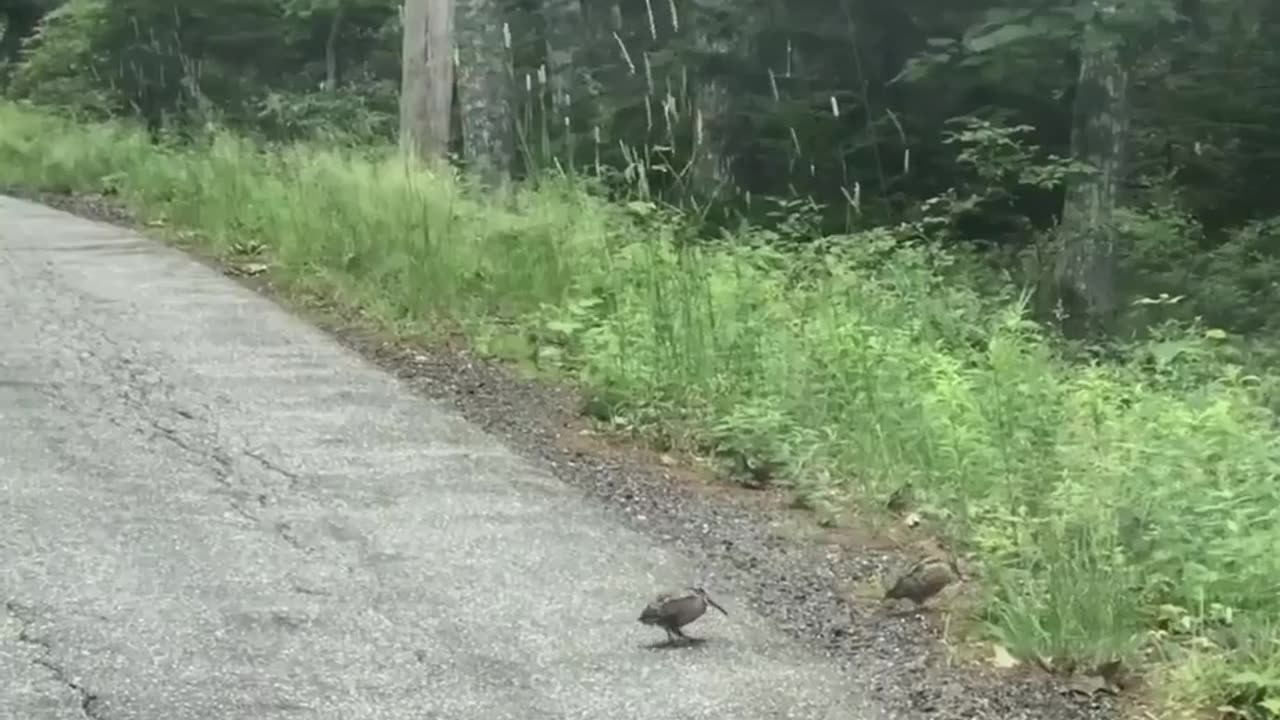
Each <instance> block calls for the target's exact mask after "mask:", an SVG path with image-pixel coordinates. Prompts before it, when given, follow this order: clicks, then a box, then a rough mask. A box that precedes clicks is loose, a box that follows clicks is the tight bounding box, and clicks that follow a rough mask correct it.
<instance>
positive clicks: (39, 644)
mask: <svg viewBox="0 0 1280 720" xmlns="http://www.w3.org/2000/svg"><path fill="white" fill-rule="evenodd" d="M4 609H5V611H6V612H8V613H9V614H10V615H12V616H13V617H15V618H17V620H18V623H19V624H20V625H21V629H19V630H18V642H20V643H22V644H24V645H30V646H32V647H35V648H38V649H39V652H40V653H41V657H38V658H36V659H34V660H32V661H31V663H32V664H33V665H39V666H40V667H42V668H44V669H45V670H48V671H49V674H50V675H52V676H53V679H54V680H56V681H57V682H58V683H59V684H61V685H63V686H65V687H67V688H68V689H70V690H71V691H72V692H74V693H75V694H76V697H77V698H79V705H80V712H82V713H84V716H85V717H86V718H89V720H101V716H100V715H99V714H98V703H99V702H100V699H101V698H100V696H99V695H98V694H97V693H95V692H93V691H92V690H90V689H89V688H88V687H86V686H85V685H84V684H83V683H80V682H77V681H76V680H73V679H72V677H71V675H70V674H69V673H68V672H67V669H66V668H65V667H63V666H62V665H59V664H58V663H56V662H54V661H53V660H52V657H53V643H51V642H49V640H47V639H45V638H42V637H38V636H36V635H34V634H32V625H34V624H35V623H34V620H33V619H32V616H33V615H35V611H34V610H33V609H31V608H29V607H26V606H24V605H22V604H20V603H17V602H14V601H12V600H9V601H6V602H5V604H4Z"/></svg>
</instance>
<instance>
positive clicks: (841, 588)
mask: <svg viewBox="0 0 1280 720" xmlns="http://www.w3.org/2000/svg"><path fill="white" fill-rule="evenodd" d="M14 194H18V193H14ZM28 196H29V197H30V194H28ZM35 199H38V200H39V201H40V202H43V203H46V204H48V205H52V206H54V207H58V208H60V209H63V210H67V211H69V212H72V213H75V214H78V215H81V216H84V217H88V218H93V219H99V220H104V221H107V222H112V223H116V224H122V225H133V226H135V227H136V226H137V225H138V223H136V222H134V221H133V220H132V219H131V218H130V217H129V216H128V214H127V213H124V212H122V211H121V210H120V209H119V208H118V207H116V206H115V205H113V204H112V203H111V202H110V201H109V200H108V199H103V198H99V197H87V196H61V195H39V196H38V197H36V198H35ZM242 282H245V284H248V285H250V286H251V287H253V288H254V289H255V290H257V291H259V292H262V293H264V294H266V295H269V296H272V297H275V298H276V299H279V300H281V301H282V302H283V303H285V304H287V305H290V306H291V308H292V309H294V310H295V311H296V312H298V313H299V314H301V315H303V316H304V317H305V318H307V319H308V320H310V321H311V322H313V323H314V324H316V325H318V326H319V327H321V328H322V329H324V330H326V331H327V332H329V333H330V334H331V335H332V336H334V337H335V338H337V339H338V340H339V341H340V342H341V343H343V344H344V345H345V346H347V347H348V348H350V349H352V350H355V351H356V352H357V353H359V354H360V355H362V356H363V357H365V358H367V359H369V360H371V361H373V362H374V363H376V364H377V365H378V366H380V367H382V368H384V369H385V370H388V371H390V372H392V373H394V374H395V375H396V376H397V377H399V378H400V379H401V380H403V381H404V382H405V383H406V384H407V385H408V386H409V387H411V388H412V389H413V390H414V391H415V392H416V393H418V394H420V395H422V396H424V397H426V398H430V399H433V400H437V401H440V402H443V403H446V404H447V405H449V406H451V407H452V408H453V409H455V410H456V412H457V413H458V414H460V415H461V416H462V417H464V418H465V419H467V420H468V421H470V422H472V423H474V424H475V425H478V426H479V427H481V428H483V429H484V430H485V431H487V432H488V433H490V434H491V435H493V436H494V437H496V438H497V439H499V440H500V441H501V442H502V443H504V444H505V445H506V446H507V447H510V448H511V449H513V450H514V451H516V452H517V453H519V454H520V455H522V456H523V457H524V458H526V459H528V460H530V461H532V462H534V463H536V464H538V465H539V466H540V467H542V468H545V469H546V470H547V471H549V472H550V473H551V474H553V475H554V476H555V477H556V478H558V479H560V480H561V481H563V482H564V483H567V484H568V485H569V486H570V487H572V488H574V489H575V490H576V491H577V493H578V494H579V495H580V496H585V497H586V498H589V499H590V502H591V504H592V505H593V506H594V507H597V508H598V509H599V511H600V512H602V513H604V514H606V515H607V516H609V517H611V518H613V519H615V520H616V521H617V522H619V523H621V524H622V525H624V526H625V527H626V528H628V530H630V531H632V532H634V533H636V534H637V535H639V536H644V537H647V538H649V540H650V541H651V542H653V543H655V544H656V545H658V546H661V547H663V548H667V549H670V550H672V551H674V552H675V553H677V554H678V555H679V556H681V557H682V558H683V559H684V561H685V562H687V563H688V565H689V567H690V568H692V569H693V572H694V573H696V574H700V576H701V577H702V578H703V579H704V581H705V584H706V586H707V587H708V588H709V589H710V590H711V591H712V592H713V594H714V595H716V596H724V597H731V598H733V599H734V601H735V602H736V603H738V604H740V605H743V606H746V607H749V608H750V610H751V611H752V612H753V613H755V614H757V615H759V616H760V617H762V618H766V619H768V620H769V621H771V622H772V625H773V626H775V627H776V628H777V629H778V630H780V631H781V632H782V633H785V634H787V635H790V636H791V637H792V638H794V639H796V640H799V641H801V642H802V643H803V644H805V645H806V646H808V647H809V648H810V649H811V650H812V651H813V652H816V653H819V654H821V655H823V656H825V657H826V658H827V662H829V663H830V664H831V665H832V666H833V667H838V668H840V671H839V674H841V675H843V676H845V677H847V678H849V680H850V683H851V685H853V686H857V687H858V689H859V693H860V694H861V697H862V699H863V700H864V701H865V702H868V703H869V704H871V705H874V706H875V707H877V708H878V709H879V711H880V712H883V713H884V714H885V716H888V717H895V718H940V719H945V720H952V719H954V720H961V719H962V718H963V719H969V718H1002V719H1005V718H1008V719H1012V718H1028V719H1029V718H1037V719H1042V720H1086V719H1093V718H1098V719H1101V718H1109V717H1113V716H1115V715H1116V714H1117V713H1118V710H1119V708H1118V705H1117V702H1116V700H1115V699H1114V698H1112V697H1110V696H1107V695H1094V696H1086V695H1083V694H1080V693H1076V692H1071V691H1070V690H1068V689H1067V687H1066V685H1065V684H1063V683H1062V682H1060V681H1059V680H1056V679H1054V678H1050V677H1048V676H1046V675H1044V674H1043V673H1040V672H1038V671H1031V670H1028V669H1022V670H1015V671H997V670H995V669H992V668H987V667H985V666H983V665H981V664H975V663H957V662H956V661H955V660H954V658H953V657H952V653H950V652H949V650H948V647H947V645H946V643H945V642H944V640H943V628H942V627H941V626H940V623H939V622H938V621H937V617H938V616H937V614H936V613H935V614H926V615H912V614H906V615H896V614H892V613H886V612H884V611H883V610H880V609H878V608H877V604H876V603H875V602H874V601H870V600H867V599H860V598H859V597H857V596H856V593H855V592H854V590H853V588H856V587H858V586H860V585H865V584H868V583H872V582H874V579H875V578H876V577H877V576H878V575H880V574H882V573H885V572H887V571H888V570H889V569H890V568H894V567H900V566H901V565H902V563H903V562H904V557H903V556H902V555H901V554H900V552H899V551H898V550H896V549H894V548H892V547H875V546H872V545H869V544H868V543H867V539H866V538H865V537H858V536H857V535H856V534H851V533H847V532H844V533H842V532H839V531H829V530H822V529H819V528H817V527H816V526H814V525H813V524H812V523H811V522H810V521H809V520H808V519H807V517H806V516H805V514H804V513H802V512H799V511H795V510H791V509H789V508H788V507H787V506H786V503H785V499H784V498H781V497H780V496H778V495H775V494H770V493H764V492H759V491H748V490H738V489H735V488H728V487H725V486H723V485H720V484H717V483H716V482H714V481H711V480H709V479H708V478H706V477H705V475H703V474H702V473H700V472H698V471H696V470H693V469H690V468H687V467H682V466H679V465H672V464H671V463H670V462H664V458H661V457H659V456H658V455H656V454H655V453H653V452H650V451H647V450H645V449H643V448H638V447H633V446H628V445H626V444H624V443H618V442H612V441H606V440H604V439H603V438H601V437H600V436H597V435H593V434H590V432H589V429H588V427H587V425H586V424H585V423H584V422H583V421H582V420H581V418H580V417H579V416H578V412H577V408H578V407H579V398H578V396H577V394H576V393H575V392H574V391H573V390H572V388H569V387H564V386H556V385H554V384H551V383H547V382H544V381H532V380H528V379H524V378H521V377H519V376H518V375H517V374H516V373H514V372H511V371H510V370H509V369H507V368H506V367H504V366H502V365H500V364H498V363H493V362H488V361H484V360H481V359H479V358H476V357H475V356H474V355H472V354H471V353H469V352H468V351H467V350H466V349H465V348H464V347H457V346H453V347H446V346H434V347H406V346H402V345H399V344H397V343H395V342H392V341H390V340H388V339H387V338H385V337H383V336H380V335H379V334H378V333H377V332H376V331H375V329H374V328H371V327H369V324H368V323H367V322H364V321H362V320H361V319H360V318H358V317H352V316H351V315H350V314H349V313H345V312H344V311H343V310H342V309H340V308H334V307H324V306H316V305H303V304H300V303H298V302H296V301H294V302H290V300H289V298H288V297H285V296H284V294H283V293H279V292H276V291H275V290H274V289H273V288H271V287H270V286H269V285H268V284H266V283H264V282H259V281H256V280H253V279H250V280H243V281H242ZM833 692H834V688H833Z"/></svg>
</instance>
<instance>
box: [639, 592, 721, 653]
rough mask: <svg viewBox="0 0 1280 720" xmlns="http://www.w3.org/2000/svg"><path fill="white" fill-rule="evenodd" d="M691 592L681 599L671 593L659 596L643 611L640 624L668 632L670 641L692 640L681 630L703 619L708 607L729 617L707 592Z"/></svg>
mask: <svg viewBox="0 0 1280 720" xmlns="http://www.w3.org/2000/svg"><path fill="white" fill-rule="evenodd" d="M689 590H690V591H691V592H690V593H689V594H688V595H682V596H679V597H676V596H675V595H672V594H671V593H663V594H661V595H659V596H658V597H657V598H655V599H654V601H653V602H651V603H649V604H648V605H647V606H646V607H645V609H644V610H643V611H641V613H640V622H641V623H643V624H645V625H657V626H658V627H660V628H662V629H663V630H666V631H667V640H668V641H671V640H674V639H675V638H677V637H678V638H681V639H684V640H692V639H694V638H690V637H689V636H688V635H685V634H684V633H683V632H682V631H681V630H680V628H682V627H684V626H685V625H688V624H689V623H691V622H693V621H694V620H697V619H698V618H700V617H702V615H703V614H704V613H706V612H707V606H708V605H710V606H711V607H713V608H715V609H717V610H719V611H720V612H722V613H724V615H725V617H728V615H729V613H727V612H725V609H724V608H722V607H720V606H719V605H717V604H716V601H715V600H712V599H711V598H710V597H709V596H708V595H707V591H706V590H703V589H702V588H700V587H692V588H689Z"/></svg>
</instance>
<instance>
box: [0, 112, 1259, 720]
mask: <svg viewBox="0 0 1280 720" xmlns="http://www.w3.org/2000/svg"><path fill="white" fill-rule="evenodd" d="M0 184H7V185H10V186H21V187H26V188H33V189H35V188H41V189H58V190H77V191H97V190H101V189H103V188H104V187H110V188H113V189H115V190H117V191H118V192H119V193H120V196H121V198H122V199H123V200H124V201H125V202H126V203H127V204H128V205H129V206H131V207H132V208H134V209H137V210H139V211H141V212H143V213H144V214H145V215H146V216H148V217H162V218H164V219H165V220H166V222H167V223H168V224H169V225H171V226H173V227H180V228H187V229H191V230H194V231H197V232H198V233H199V237H200V238H201V239H202V242H203V243H204V244H205V246H206V248H207V249H208V250H211V251H213V252H215V253H218V254H222V255H229V254H233V253H235V252H239V251H242V250H243V249H244V247H245V243H248V242H254V243H259V244H260V245H261V247H262V254H263V256H264V257H265V258H267V259H269V260H270V262H271V263H272V264H273V270H272V272H273V273H274V274H275V277H276V278H278V279H279V280H280V281H281V282H283V283H285V284H287V285H289V286H292V287H295V288H307V289H310V290H312V291H318V292H323V293H326V294H330V295H341V296H342V297H343V298H345V299H346V300H347V301H348V302H351V303H354V304H357V305H359V306H360V307H361V308H363V309H364V310H366V311H368V312H370V313H372V314H374V315H376V316H377V317H378V318H379V319H380V320H381V321H383V322H385V323H387V324H388V325H389V326H402V327H403V326H410V327H425V326H429V325H430V324H431V323H432V321H433V320H434V319H446V320H449V321H451V322H456V323H459V324H461V326H462V327H464V328H466V329H467V331H468V332H469V333H470V335H471V337H472V339H473V341H474V342H475V343H476V344H477V346H478V347H481V348H490V349H502V350H503V351H504V352H505V353H507V354H517V355H524V356H525V359H526V360H527V361H529V362H532V363H535V364H537V365H539V366H541V367H544V368H551V369H552V370H554V371H556V372H560V373H563V374H566V375H570V376H572V377H574V378H576V379H578V380H581V381H583V382H584V383H585V384H586V385H587V386H588V387H590V388H593V389H594V390H595V391H596V393H597V397H598V402H597V403H596V404H597V405H599V406H606V407H608V408H609V409H610V410H611V412H612V414H613V416H614V422H615V423H616V424H618V425H620V426H623V427H631V428H634V429H635V430H636V431H637V432H641V433H644V434H645V435H646V436H647V437H648V439H649V440H651V441H654V442H662V443H668V444H671V445H675V446H680V447H689V448H700V449H702V450H704V451H706V450H711V449H714V450H716V451H718V452H720V453H722V454H729V455H734V454H736V455H737V456H739V457H745V458H748V459H750V460H752V461H772V462H777V463H780V465H781V467H783V468H785V470H784V472H783V474H782V477H781V478H780V479H779V482H783V483H787V484H789V485H790V487H792V488H793V489H794V490H795V492H796V494H797V495H798V496H799V497H800V498H802V499H803V500H804V501H805V502H807V503H809V504H810V505H811V506H813V507H815V508H816V509H818V510H819V511H823V512H829V511H833V510H836V509H839V508H842V507H849V506H857V505H859V504H861V505H864V506H865V505H867V504H868V502H869V501H875V502H876V503H879V502H880V501H882V500H883V498H884V497H885V496H886V495H887V494H888V493H889V492H890V491H892V490H893V489H894V488H896V487H898V486H899V485H900V484H902V483H903V482H906V481H911V482H912V483H913V484H914V486H915V487H916V488H917V491H918V496H919V497H920V500H921V502H922V506H923V511H924V512H925V513H926V514H927V515H928V516H929V517H931V518H933V519H935V520H936V521H937V522H938V524H939V526H940V527H941V528H942V529H943V530H944V531H945V532H947V533H949V534H951V535H953V536H954V537H956V538H958V539H960V540H963V541H964V542H965V543H966V545H967V546H968V547H969V548H971V549H972V550H973V551H974V552H976V553H977V555H978V557H979V558H980V559H981V562H982V563H983V571H984V572H983V576H984V579H985V582H984V583H983V584H984V587H985V589H986V591H987V597H986V598H985V610H984V612H985V617H986V619H987V625H986V626H987V627H988V628H989V629H990V631H991V633H992V634H993V635H994V636H995V637H997V638H998V639H1000V640H1001V641H1002V642H1003V643H1004V644H1005V645H1006V646H1008V647H1009V648H1010V649H1012V650H1013V651H1015V652H1016V653H1017V654H1019V655H1021V656H1023V657H1036V656H1038V657H1041V658H1045V659H1048V660H1053V661H1062V660H1070V661H1072V662H1075V663H1078V664H1081V665H1082V666H1086V667H1087V666H1088V665H1090V664H1092V663H1094V662H1098V661H1104V660H1107V659H1110V658H1114V657H1123V658H1126V659H1127V660H1129V661H1131V662H1137V661H1138V660H1139V657H1140V656H1142V657H1148V658H1150V657H1154V658H1156V662H1155V667H1157V668H1158V669H1159V671H1160V673H1161V676H1162V677H1165V678H1167V679H1168V682H1167V683H1166V687H1167V688H1168V689H1169V692H1168V693H1167V695H1168V696H1169V697H1172V698H1175V699H1177V700H1178V701H1179V702H1182V703H1192V704H1201V705H1208V706H1214V705H1218V704H1223V703H1235V704H1236V705H1238V706H1239V707H1241V708H1244V709H1245V710H1246V711H1247V712H1249V713H1252V714H1253V715H1254V716H1256V717H1276V716H1278V713H1277V707H1276V706H1277V705H1278V704H1280V670H1277V668H1280V632H1278V631H1277V624H1276V623H1275V622H1274V618H1275V617H1276V613H1277V610H1280V593H1277V590H1278V589H1280V588H1278V586H1277V578H1278V577H1280V552H1277V551H1280V481H1278V480H1277V470H1278V469H1280V440H1278V439H1277V433H1276V429H1275V418H1274V417H1273V416H1272V415H1271V413H1270V412H1269V411H1268V410H1266V409H1265V407H1264V406H1263V405H1262V404H1261V403H1260V402H1259V401H1258V398H1257V397H1256V391H1255V389H1254V385H1255V383H1253V382H1252V381H1251V380H1250V378H1247V377H1242V376H1241V374H1240V373H1239V372H1238V371H1237V370H1236V369H1235V368H1233V367H1232V366H1230V365H1229V364H1227V363H1226V362H1225V361H1223V360H1221V359H1219V358H1220V354H1219V353H1217V352H1216V350H1215V347H1214V345H1215V342H1217V341H1215V340H1214V339H1212V338H1206V337H1204V336H1203V335H1202V334H1195V333H1191V332H1184V333H1180V334H1172V335H1169V336H1168V337H1164V338H1161V339H1159V340H1158V341H1152V343H1150V344H1149V345H1148V346H1147V348H1146V349H1147V350H1149V351H1150V353H1147V354H1148V355H1150V356H1151V357H1154V358H1155V360H1154V361H1150V362H1145V363H1144V362H1140V361H1139V360H1136V359H1135V360H1134V361H1132V362H1128V363H1119V364H1111V365H1105V366H1104V365H1082V364H1073V363H1070V362H1068V361H1067V360H1065V359H1064V357H1063V356H1062V355H1061V354H1060V353H1059V352H1058V351H1057V350H1055V346H1054V344H1053V343H1051V342H1050V341H1049V340H1048V339H1046V337H1045V336H1044V334H1043V332H1042V330H1041V329H1040V328H1039V327H1037V326H1036V325H1035V324H1033V323H1031V322H1029V321H1028V320H1027V319H1026V318H1025V314H1024V312H1023V306H1022V304H1021V303H1020V302H1019V298H1018V296H1017V294H1016V293H1015V292H1014V291H1013V289H1012V288H992V287H989V286H984V287H982V290H981V292H980V291H979V290H978V289H977V288H978V287H979V285H980V284H981V285H989V284H990V283H989V281H985V282H984V283H978V282H976V281H970V280H967V279H966V278H968V277H969V276H970V273H969V271H967V270H965V269H963V264H962V263H957V262H956V261H955V259H954V258H951V257H948V256H947V255H945V254H942V253H939V252H933V251H926V250H923V249H920V248H914V247H910V246H908V245H906V244H904V243H901V242H899V241H898V240H897V239H896V238H895V236H894V233H893V232H892V231H891V230H888V229H885V230H875V231H869V232H864V233H860V234H858V235H855V236H850V237H845V238H834V239H832V242H831V243H829V245H832V246H834V247H836V248H839V249H834V250H826V251H823V252H821V253H818V252H814V253H813V254H812V255H810V256H801V255H785V254H782V253H779V252H776V251H770V250H764V249H751V248H750V247H748V246H749V245H750V243H749V242H748V241H749V240H750V239H751V238H737V242H734V243H722V244H717V245H701V246H695V247H690V246H687V245H684V244H682V243H681V242H679V237H681V234H682V233H681V229H680V228H681V225H680V223H679V222H678V221H677V220H674V219H671V218H668V217H666V216H665V215H664V214H663V213H660V212H657V211H656V210H654V209H653V208H652V207H648V206H644V205H635V206H633V207H631V208H625V207H621V206H613V205H609V204H606V203H604V202H602V201H599V200H596V199H593V198H592V197H591V196H590V195H588V194H587V193H586V192H584V191H583V190H581V189H580V187H578V186H575V184H574V183H573V182H570V181H565V180H562V181H548V182H543V183H541V184H540V185H539V186H537V187H528V188H522V189H519V190H517V191H516V192H515V193H514V195H512V196H511V197H509V198H506V199H504V201H503V202H501V203H498V202H497V201H485V200H482V199H478V197H477V196H476V195H473V194H471V193H469V192H466V191H464V190H463V189H461V188H460V185H459V183H458V182H456V181H455V179H454V178H452V177H447V176H432V175H430V174H428V173H426V172H422V171H412V172H411V171H409V170H407V169H406V168H405V167H404V165H403V164H402V162H401V161H399V160H397V159H396V158H395V156H394V155H393V154H392V152H391V150H390V149H388V150H387V151H386V152H383V153H379V152H372V151H363V152H355V151H343V150H332V149H325V148H321V147H318V146H307V145H300V146H294V147H290V148H287V149H283V150H278V151H273V152H266V151H265V150H263V149H261V148H259V147H256V146H254V145H252V144H250V143H248V142H247V141H244V140H241V139H237V138H235V137H232V136H229V135H218V136H215V137H212V138H210V139H209V140H208V141H207V142H204V143H201V144H199V145H197V146H194V147H190V148H187V149H173V148H168V149H162V148H158V147H156V146H153V145H151V144H150V143H149V142H148V141H147V140H146V138H145V136H144V135H143V134H141V133H139V132H137V131H136V130H134V129H132V128H130V127H127V126H124V125H85V126H81V125H76V124H73V123H71V122H69V121H66V120H62V119H59V118H57V117H55V116H53V115H51V114H49V113H45V112H41V111H38V110H35V109H31V108H25V107H18V106H15V105H0ZM1141 355H1143V354H1142V353H1135V357H1139V356H1141ZM1249 673H1252V674H1249ZM1268 707H1270V708H1271V709H1270V710H1268V709H1267V708H1268ZM1268 713H1270V714H1269V715H1268Z"/></svg>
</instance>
